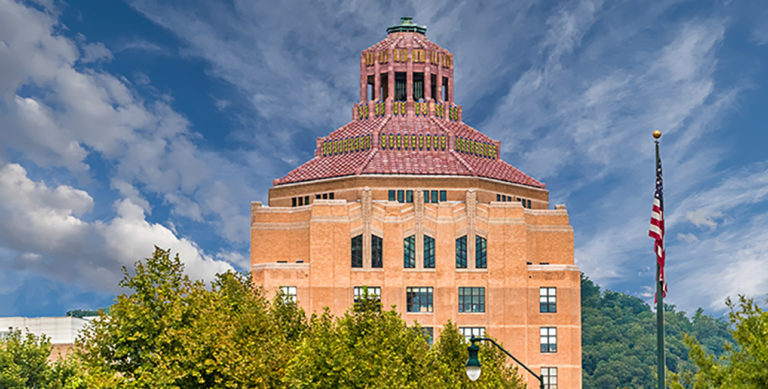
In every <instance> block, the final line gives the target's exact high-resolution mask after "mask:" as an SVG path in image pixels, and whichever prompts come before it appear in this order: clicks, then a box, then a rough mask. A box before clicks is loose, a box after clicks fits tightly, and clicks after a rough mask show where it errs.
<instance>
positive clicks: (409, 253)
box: [403, 235, 416, 269]
mask: <svg viewBox="0 0 768 389" xmlns="http://www.w3.org/2000/svg"><path fill="white" fill-rule="evenodd" d="M403 267H404V268H408V269H412V268H414V267H416V236H415V235H411V236H409V237H407V238H405V239H403Z"/></svg>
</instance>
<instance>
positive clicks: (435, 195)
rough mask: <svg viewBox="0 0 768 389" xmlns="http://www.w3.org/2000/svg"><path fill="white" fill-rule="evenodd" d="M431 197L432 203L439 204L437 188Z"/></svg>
mask: <svg viewBox="0 0 768 389" xmlns="http://www.w3.org/2000/svg"><path fill="white" fill-rule="evenodd" d="M430 199H431V200H432V201H431V202H432V203H435V204H437V191H436V190H433V191H432V195H431V196H430Z"/></svg>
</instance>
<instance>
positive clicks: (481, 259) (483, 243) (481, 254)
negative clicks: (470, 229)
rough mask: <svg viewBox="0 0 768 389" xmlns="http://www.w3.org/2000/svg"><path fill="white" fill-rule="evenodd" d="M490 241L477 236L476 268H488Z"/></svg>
mask: <svg viewBox="0 0 768 389" xmlns="http://www.w3.org/2000/svg"><path fill="white" fill-rule="evenodd" d="M487 254H488V241H487V240H485V238H483V237H482V236H480V235H475V268H477V269H485V268H486V266H487V261H486V259H487Z"/></svg>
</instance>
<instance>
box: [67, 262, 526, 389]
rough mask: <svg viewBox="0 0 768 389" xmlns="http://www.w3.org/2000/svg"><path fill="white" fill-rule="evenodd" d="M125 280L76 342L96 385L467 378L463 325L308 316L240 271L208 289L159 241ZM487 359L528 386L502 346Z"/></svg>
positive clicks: (374, 314)
mask: <svg viewBox="0 0 768 389" xmlns="http://www.w3.org/2000/svg"><path fill="white" fill-rule="evenodd" d="M120 285H121V286H122V287H124V288H126V289H129V290H131V293H130V294H124V295H121V296H119V297H118V298H117V301H116V302H115V304H114V305H113V306H112V307H111V314H110V315H109V316H107V315H106V314H102V315H101V316H100V318H99V319H96V320H95V321H94V322H93V325H92V326H91V327H89V328H88V329H87V330H86V332H85V333H84V335H83V336H82V337H81V338H80V340H79V342H78V347H79V351H78V353H77V356H78V360H77V362H78V363H79V364H81V366H82V368H83V370H84V371H85V372H86V374H85V379H86V381H87V384H88V387H94V388H100V387H121V388H146V387H181V388H197V387H199V388H209V387H231V388H240V387H249V388H250V387H261V388H276V387H292V388H306V387H329V388H336V387H368V388H377V387H397V388H408V387H411V388H427V387H428V388H443V387H452V388H461V387H469V381H468V379H467V378H466V373H465V372H464V368H463V364H464V361H466V359H467V351H466V347H467V344H466V342H465V341H464V338H463V337H462V336H461V335H460V334H459V332H458V330H457V329H456V328H455V327H454V326H452V325H450V324H448V325H446V328H445V330H444V331H443V332H442V334H441V337H440V339H439V341H438V342H437V344H436V345H435V346H433V347H430V346H429V344H428V343H427V341H426V340H425V339H424V336H423V335H422V333H421V330H420V329H419V328H418V326H408V325H406V323H405V322H404V321H403V320H402V319H401V318H400V316H399V315H398V314H397V313H396V312H395V311H383V310H382V309H381V307H380V304H379V303H378V300H374V299H371V298H368V299H364V300H363V302H362V303H358V304H356V305H355V307H353V309H351V310H350V311H348V312H347V313H346V314H345V315H343V316H341V317H338V318H335V317H333V316H331V315H330V314H329V313H327V312H326V313H323V314H320V315H312V316H311V317H310V318H309V319H307V318H306V317H305V315H304V312H302V311H301V310H300V309H298V307H297V306H296V304H295V303H293V302H291V301H290V300H288V299H286V298H282V296H278V298H275V299H273V301H271V302H270V301H269V300H268V299H267V298H266V297H265V296H264V293H263V292H262V291H261V290H259V289H254V288H253V286H252V284H251V280H250V278H248V277H246V276H243V275H241V274H237V273H225V274H221V275H219V276H218V277H217V279H216V281H215V282H214V283H213V285H212V286H211V287H210V288H206V287H205V285H203V284H202V283H200V282H192V281H190V280H189V279H188V278H187V277H186V276H185V275H184V273H183V265H182V264H181V261H179V259H178V257H176V258H171V257H170V253H169V252H168V251H164V250H159V249H158V250H157V251H156V252H155V254H154V256H153V257H152V258H148V259H147V260H146V261H144V262H139V263H137V264H136V271H135V274H134V275H130V274H129V273H128V272H127V271H126V273H125V277H124V279H123V280H122V281H121V284H120ZM481 360H482V362H483V364H484V365H483V375H482V376H481V378H480V379H479V380H478V382H477V383H475V384H473V385H472V387H478V388H484V387H492V388H522V387H523V386H522V384H521V382H520V381H519V377H518V376H517V374H516V370H515V369H512V368H510V367H508V366H507V365H505V359H504V356H503V355H501V354H500V353H499V352H498V351H496V350H492V349H490V348H489V346H483V350H482V351H481Z"/></svg>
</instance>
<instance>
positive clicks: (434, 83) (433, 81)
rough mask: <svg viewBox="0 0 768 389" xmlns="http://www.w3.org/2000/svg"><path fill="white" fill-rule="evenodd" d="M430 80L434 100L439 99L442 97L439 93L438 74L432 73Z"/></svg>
mask: <svg viewBox="0 0 768 389" xmlns="http://www.w3.org/2000/svg"><path fill="white" fill-rule="evenodd" d="M429 81H430V85H429V91H430V96H431V97H432V99H433V100H435V101H437V100H439V98H440V96H438V95H437V75H436V74H430V75H429Z"/></svg>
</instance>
